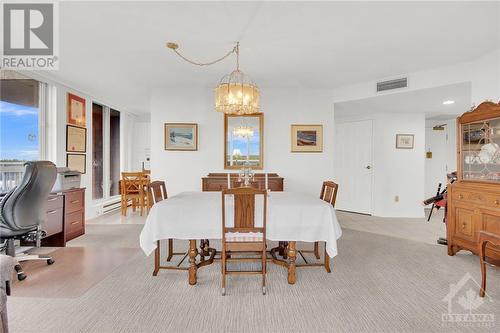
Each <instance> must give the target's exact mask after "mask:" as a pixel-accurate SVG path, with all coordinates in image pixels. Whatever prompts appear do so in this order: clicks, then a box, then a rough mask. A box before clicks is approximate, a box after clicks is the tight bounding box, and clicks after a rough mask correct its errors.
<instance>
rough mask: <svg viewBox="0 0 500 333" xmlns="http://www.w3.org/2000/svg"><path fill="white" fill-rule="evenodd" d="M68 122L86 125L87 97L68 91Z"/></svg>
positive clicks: (81, 125)
mask: <svg viewBox="0 0 500 333" xmlns="http://www.w3.org/2000/svg"><path fill="white" fill-rule="evenodd" d="M68 124H71V125H75V126H80V127H86V125H85V124H86V118H85V98H81V97H78V96H76V95H73V94H70V93H68Z"/></svg>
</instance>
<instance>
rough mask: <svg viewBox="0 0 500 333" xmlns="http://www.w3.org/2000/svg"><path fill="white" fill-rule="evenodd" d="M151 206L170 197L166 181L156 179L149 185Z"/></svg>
mask: <svg viewBox="0 0 500 333" xmlns="http://www.w3.org/2000/svg"><path fill="white" fill-rule="evenodd" d="M148 194H149V201H150V206H153V205H154V204H155V203H157V202H160V201H162V200H165V199H167V198H168V196H167V187H166V186H165V182H164V181H160V180H155V181H153V182H151V183H150V184H149V186H148Z"/></svg>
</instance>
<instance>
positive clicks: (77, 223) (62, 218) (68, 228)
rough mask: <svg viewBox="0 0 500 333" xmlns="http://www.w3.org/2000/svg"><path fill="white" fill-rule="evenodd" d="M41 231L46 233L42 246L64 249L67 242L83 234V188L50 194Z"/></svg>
mask: <svg viewBox="0 0 500 333" xmlns="http://www.w3.org/2000/svg"><path fill="white" fill-rule="evenodd" d="M42 230H45V231H46V232H47V235H46V236H45V237H44V238H43V239H42V246H56V247H64V246H66V242H67V241H70V240H72V239H74V238H76V237H78V236H81V235H83V234H85V188H76V189H71V190H66V191H62V192H58V193H51V194H50V195H49V198H48V203H47V218H46V220H45V222H44V223H43V224H42Z"/></svg>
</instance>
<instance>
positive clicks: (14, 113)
mask: <svg viewBox="0 0 500 333" xmlns="http://www.w3.org/2000/svg"><path fill="white" fill-rule="evenodd" d="M38 137H39V136H38V108H35V107H32V106H25V105H19V104H13V103H8V102H5V101H0V160H1V161H10V160H19V161H31V160H37V159H38V158H39V155H38V153H39V151H38Z"/></svg>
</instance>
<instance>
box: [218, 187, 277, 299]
mask: <svg viewBox="0 0 500 333" xmlns="http://www.w3.org/2000/svg"><path fill="white" fill-rule="evenodd" d="M257 198H259V200H258V201H257V200H256V199H257ZM260 198H262V201H261V200H260ZM231 199H232V200H231ZM231 201H232V208H233V213H232V216H233V225H232V226H230V225H227V222H228V219H227V216H226V215H227V213H228V212H226V207H228V208H230V207H231V204H230V202H231ZM256 202H257V203H258V204H257V205H256ZM257 209H261V211H260V212H261V213H260V214H259V211H257ZM266 215H267V192H266V191H265V190H258V189H254V188H251V187H240V188H234V189H227V190H223V191H222V257H221V260H222V295H225V294H226V275H228V274H261V275H262V293H263V294H265V293H266V259H267V258H266ZM258 220H261V223H256V222H258ZM242 254H244V255H248V254H254V255H258V257H248V256H246V257H242V258H238V257H237V256H234V255H242ZM228 257H230V258H228ZM238 261H239V262H250V261H260V262H261V270H254V271H234V270H228V269H227V263H228V262H238Z"/></svg>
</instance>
